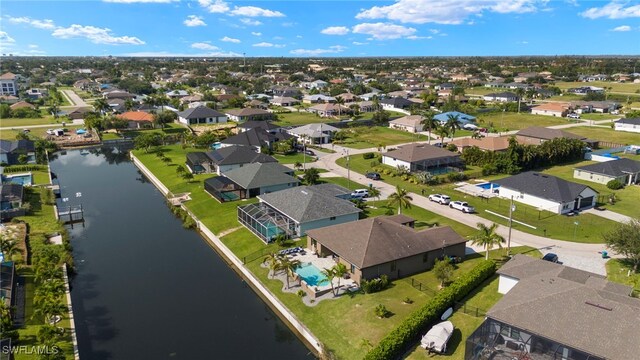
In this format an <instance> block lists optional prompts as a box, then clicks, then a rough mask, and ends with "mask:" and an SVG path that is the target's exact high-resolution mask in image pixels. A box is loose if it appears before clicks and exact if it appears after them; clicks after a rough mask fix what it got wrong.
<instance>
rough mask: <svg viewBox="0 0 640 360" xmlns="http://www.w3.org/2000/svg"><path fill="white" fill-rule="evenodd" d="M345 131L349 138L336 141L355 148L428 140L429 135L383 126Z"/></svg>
mask: <svg viewBox="0 0 640 360" xmlns="http://www.w3.org/2000/svg"><path fill="white" fill-rule="evenodd" d="M343 131H344V132H345V133H346V134H348V137H347V139H345V140H341V141H339V142H336V144H340V145H342V146H346V147H349V148H353V149H368V148H377V147H379V146H382V147H387V146H391V145H397V144H403V143H409V142H412V141H427V137H426V136H424V135H420V134H414V133H410V132H407V131H402V130H396V129H390V128H388V127H381V126H374V127H368V126H358V127H353V128H347V129H344V130H343Z"/></svg>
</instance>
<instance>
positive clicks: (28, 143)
mask: <svg viewBox="0 0 640 360" xmlns="http://www.w3.org/2000/svg"><path fill="white" fill-rule="evenodd" d="M16 150H19V151H20V152H33V151H35V143H34V142H33V141H32V140H24V139H23V140H13V141H11V140H0V153H2V154H8V153H11V152H14V151H16Z"/></svg>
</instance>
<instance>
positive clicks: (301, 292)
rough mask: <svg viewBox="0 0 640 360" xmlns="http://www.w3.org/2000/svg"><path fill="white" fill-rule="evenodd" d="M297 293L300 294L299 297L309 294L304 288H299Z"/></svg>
mask: <svg viewBox="0 0 640 360" xmlns="http://www.w3.org/2000/svg"><path fill="white" fill-rule="evenodd" d="M296 295H298V296H299V297H301V298H303V297H305V296H307V293H306V292H304V290H298V292H297V293H296Z"/></svg>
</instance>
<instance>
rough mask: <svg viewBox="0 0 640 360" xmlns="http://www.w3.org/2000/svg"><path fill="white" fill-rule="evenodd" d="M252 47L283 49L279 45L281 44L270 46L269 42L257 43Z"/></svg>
mask: <svg viewBox="0 0 640 360" xmlns="http://www.w3.org/2000/svg"><path fill="white" fill-rule="evenodd" d="M252 46H255V47H274V48H282V47H284V45H281V44H272V43H270V42H265V41H263V42H260V43H257V44H253V45H252Z"/></svg>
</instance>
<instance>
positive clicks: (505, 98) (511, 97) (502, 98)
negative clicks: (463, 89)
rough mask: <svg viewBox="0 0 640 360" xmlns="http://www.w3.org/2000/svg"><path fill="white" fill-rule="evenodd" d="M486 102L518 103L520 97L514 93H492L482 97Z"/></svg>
mask: <svg viewBox="0 0 640 360" xmlns="http://www.w3.org/2000/svg"><path fill="white" fill-rule="evenodd" d="M482 98H483V99H484V101H497V102H511V101H518V95H516V94H514V93H512V92H500V93H491V94H487V95H485V96H483V97H482Z"/></svg>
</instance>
